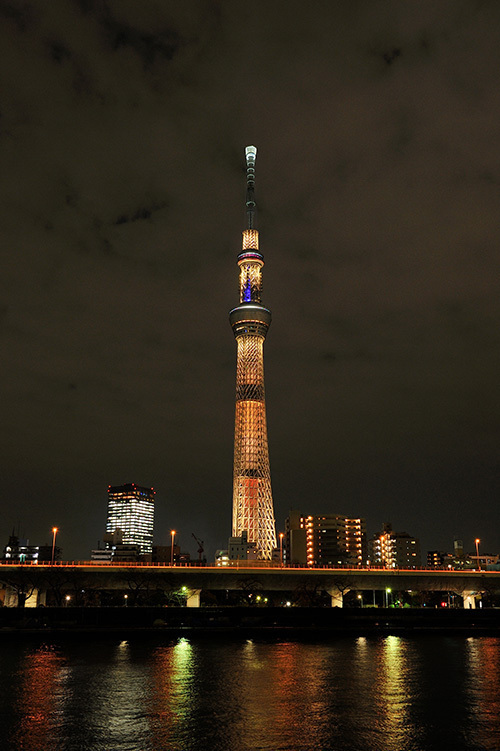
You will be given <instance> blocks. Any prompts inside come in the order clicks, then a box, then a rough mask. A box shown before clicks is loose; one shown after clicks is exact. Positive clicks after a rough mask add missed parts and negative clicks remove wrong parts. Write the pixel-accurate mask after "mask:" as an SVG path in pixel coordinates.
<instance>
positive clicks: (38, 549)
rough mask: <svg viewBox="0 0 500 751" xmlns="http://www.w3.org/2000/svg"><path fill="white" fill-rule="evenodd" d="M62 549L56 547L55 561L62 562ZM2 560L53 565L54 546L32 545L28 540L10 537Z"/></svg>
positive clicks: (15, 536)
mask: <svg viewBox="0 0 500 751" xmlns="http://www.w3.org/2000/svg"><path fill="white" fill-rule="evenodd" d="M61 554H62V550H61V548H59V547H57V545H56V546H55V547H54V561H59V560H61ZM2 559H3V560H4V561H12V562H15V563H51V561H52V545H30V543H29V540H28V539H24V538H22V537H18V536H17V535H15V534H12V535H10V537H9V541H8V543H7V545H6V546H5V547H4V549H3V555H2Z"/></svg>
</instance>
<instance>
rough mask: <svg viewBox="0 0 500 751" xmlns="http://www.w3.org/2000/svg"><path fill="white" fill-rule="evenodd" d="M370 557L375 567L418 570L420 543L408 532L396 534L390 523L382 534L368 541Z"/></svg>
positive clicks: (385, 525) (385, 526) (387, 523)
mask: <svg viewBox="0 0 500 751" xmlns="http://www.w3.org/2000/svg"><path fill="white" fill-rule="evenodd" d="M368 557H369V559H370V563H371V564H372V565H374V566H384V568H417V567H418V566H420V543H419V541H418V540H417V538H416V537H412V536H411V535H409V534H408V532H394V530H393V529H392V525H391V524H390V523H389V522H386V523H385V524H384V527H383V529H382V532H381V533H380V534H378V535H374V537H373V538H372V539H371V540H369V541H368Z"/></svg>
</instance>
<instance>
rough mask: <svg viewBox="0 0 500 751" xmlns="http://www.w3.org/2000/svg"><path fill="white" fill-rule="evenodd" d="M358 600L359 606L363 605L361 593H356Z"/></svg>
mask: <svg viewBox="0 0 500 751" xmlns="http://www.w3.org/2000/svg"><path fill="white" fill-rule="evenodd" d="M358 600H359V601H360V602H359V604H360V607H363V595H358Z"/></svg>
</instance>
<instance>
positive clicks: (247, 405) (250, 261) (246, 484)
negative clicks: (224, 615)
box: [229, 146, 276, 560]
mask: <svg viewBox="0 0 500 751" xmlns="http://www.w3.org/2000/svg"><path fill="white" fill-rule="evenodd" d="M256 154H257V149H256V148H255V146H247V148H246V149H245V156H246V164H247V194H246V211H247V229H246V230H244V232H243V246H242V250H241V253H240V254H239V256H238V266H239V269H240V275H239V282H240V285H239V286H240V304H239V305H238V307H237V308H234V309H233V310H232V311H231V312H230V314H229V321H230V323H231V326H232V329H233V333H234V336H235V338H236V342H237V345H238V353H237V370H236V419H235V428H234V480H233V537H240V536H241V534H242V532H245V531H246V532H247V534H248V541H249V542H255V543H256V548H257V555H258V557H259V558H261V559H263V560H270V559H271V556H272V552H273V549H274V548H276V528H275V522H274V509H273V496H272V491H271V471H270V467H269V450H268V444H267V425H266V402H265V394H264V340H265V338H266V334H267V331H268V328H269V326H270V324H271V312H270V311H269V310H268V309H267V308H265V307H264V306H263V305H262V304H261V293H262V267H263V266H264V258H263V256H262V254H261V253H260V252H259V233H258V231H257V230H256V229H255V228H254V217H255V200H254V185H255V157H256Z"/></svg>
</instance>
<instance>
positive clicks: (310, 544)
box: [284, 510, 367, 567]
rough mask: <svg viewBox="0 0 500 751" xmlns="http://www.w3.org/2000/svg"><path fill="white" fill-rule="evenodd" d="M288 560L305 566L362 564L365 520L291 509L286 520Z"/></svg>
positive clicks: (365, 542) (364, 543)
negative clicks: (305, 512) (304, 512)
mask: <svg viewBox="0 0 500 751" xmlns="http://www.w3.org/2000/svg"><path fill="white" fill-rule="evenodd" d="M284 543H285V544H284V557H285V562H286V563H287V564H292V565H293V564H297V565H306V566H352V567H357V566H364V565H365V564H366V558H367V541H366V522H365V520H364V519H361V518H354V517H351V516H343V515H341V514H317V515H312V514H309V515H307V516H306V515H305V514H302V513H301V512H300V511H295V510H294V511H290V514H289V516H288V518H287V519H286V522H285V540H284Z"/></svg>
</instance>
